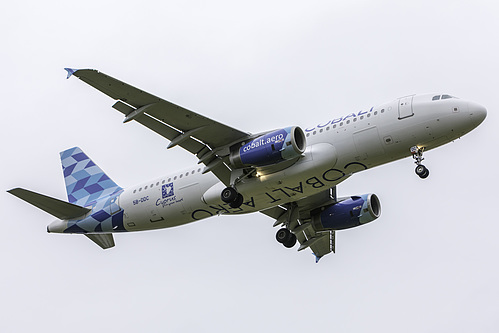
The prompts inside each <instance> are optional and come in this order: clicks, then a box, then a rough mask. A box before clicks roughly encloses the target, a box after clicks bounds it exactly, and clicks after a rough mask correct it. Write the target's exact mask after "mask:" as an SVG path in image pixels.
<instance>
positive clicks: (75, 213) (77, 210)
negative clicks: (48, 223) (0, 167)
mask: <svg viewBox="0 0 499 333" xmlns="http://www.w3.org/2000/svg"><path fill="white" fill-rule="evenodd" d="M7 192H9V193H10V194H12V195H15V196H16V197H18V198H19V199H22V200H24V201H26V202H28V203H30V204H32V205H33V206H35V207H38V208H40V209H41V210H43V211H45V212H47V213H49V214H51V215H53V216H55V217H57V218H58V219H61V220H71V219H74V218H77V217H80V216H83V215H85V214H87V213H88V212H90V209H88V208H85V207H81V206H77V205H74V204H71V203H69V202H66V201H62V200H59V199H55V198H51V197H48V196H46V195H43V194H39V193H35V192H32V191H28V190H25V189H23V188H14V189H12V190H9V191H7Z"/></svg>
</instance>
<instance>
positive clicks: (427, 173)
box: [419, 169, 430, 179]
mask: <svg viewBox="0 0 499 333" xmlns="http://www.w3.org/2000/svg"><path fill="white" fill-rule="evenodd" d="M429 175H430V170H428V169H426V172H425V173H424V174H423V175H422V176H419V177H421V179H425V178H428V176H429Z"/></svg>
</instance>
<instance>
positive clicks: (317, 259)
mask: <svg viewBox="0 0 499 333" xmlns="http://www.w3.org/2000/svg"><path fill="white" fill-rule="evenodd" d="M312 254H313V255H314V256H315V263H316V264H317V263H318V262H319V260H321V258H322V257H319V256H318V255H316V254H315V253H312Z"/></svg>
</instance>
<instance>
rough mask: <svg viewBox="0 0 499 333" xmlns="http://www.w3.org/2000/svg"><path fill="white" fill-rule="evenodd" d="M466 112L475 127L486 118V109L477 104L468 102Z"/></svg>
mask: <svg viewBox="0 0 499 333" xmlns="http://www.w3.org/2000/svg"><path fill="white" fill-rule="evenodd" d="M468 110H469V112H470V115H471V118H472V119H473V120H474V121H475V122H476V126H478V125H480V124H481V123H482V122H483V121H484V120H485V117H487V109H486V108H485V107H484V106H482V105H480V104H478V103H475V102H469V103H468Z"/></svg>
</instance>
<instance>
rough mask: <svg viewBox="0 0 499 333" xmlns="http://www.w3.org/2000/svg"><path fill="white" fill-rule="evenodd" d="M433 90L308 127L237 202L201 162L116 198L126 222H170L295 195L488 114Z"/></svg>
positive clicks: (140, 226)
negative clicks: (298, 149)
mask: <svg viewBox="0 0 499 333" xmlns="http://www.w3.org/2000/svg"><path fill="white" fill-rule="evenodd" d="M435 95H436V94H432V95H414V96H409V97H404V98H400V99H397V100H394V101H392V102H389V103H385V104H382V105H379V106H377V107H373V108H371V109H370V110H365V111H359V112H356V113H351V114H347V115H344V116H342V117H337V118H335V117H333V118H330V119H323V121H322V122H320V123H318V124H316V125H315V126H310V127H306V128H304V131H305V133H306V140H307V148H306V150H305V152H304V154H303V156H302V157H300V158H299V159H298V160H297V161H296V162H294V164H292V165H290V166H288V167H287V168H283V169H282V170H280V171H275V170H272V168H261V169H259V170H258V176H255V177H251V178H246V179H244V180H242V181H241V182H240V183H238V184H237V190H238V192H239V193H241V194H242V195H243V197H244V203H243V205H242V206H241V207H240V208H230V206H229V205H228V204H226V203H224V202H223V201H222V200H221V198H220V193H221V191H222V190H223V189H224V187H225V185H224V184H222V183H221V182H220V181H219V180H218V179H217V178H216V177H215V175H213V174H212V173H211V172H209V173H207V174H202V170H203V168H201V167H200V166H196V167H193V168H190V169H186V170H183V171H181V172H177V173H174V174H170V175H167V176H165V177H161V178H158V179H155V180H152V181H149V182H146V183H143V184H140V185H138V186H135V187H132V188H129V189H126V190H125V191H124V192H123V193H122V194H121V195H120V197H119V206H120V207H121V208H122V209H123V211H124V221H123V222H124V227H125V229H126V230H128V231H139V230H150V229H158V228H167V227H173V226H177V225H181V224H185V223H189V222H193V221H197V220H201V219H204V218H207V217H210V216H214V215H218V214H241V213H250V212H255V211H260V210H263V209H266V208H270V207H273V206H276V205H282V204H285V203H289V202H293V201H297V200H299V199H301V198H304V197H307V196H310V195H312V194H315V193H318V192H321V191H324V190H325V189H328V188H331V187H333V186H335V185H337V184H339V183H340V182H342V181H343V180H345V179H346V178H348V177H349V176H351V175H352V174H354V173H356V172H359V171H362V170H366V169H369V168H372V167H375V166H378V165H381V164H385V163H388V162H392V161H395V160H398V159H401V158H404V157H407V156H410V155H411V152H410V148H411V147H413V146H418V147H424V148H425V149H426V150H428V149H432V148H435V147H437V146H440V145H442V144H445V143H448V142H451V141H453V140H455V139H457V138H459V137H461V136H462V135H464V134H466V133H467V132H469V131H471V130H472V129H473V128H475V127H476V126H478V125H479V124H480V123H481V122H482V121H483V119H484V118H485V114H486V111H485V108H483V107H482V106H480V105H478V104H476V103H473V102H469V101H465V100H461V99H457V98H450V96H449V98H445V99H439V100H432V97H433V96H435ZM437 96H438V95H437ZM442 96H447V95H442ZM282 163H287V162H282Z"/></svg>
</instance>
